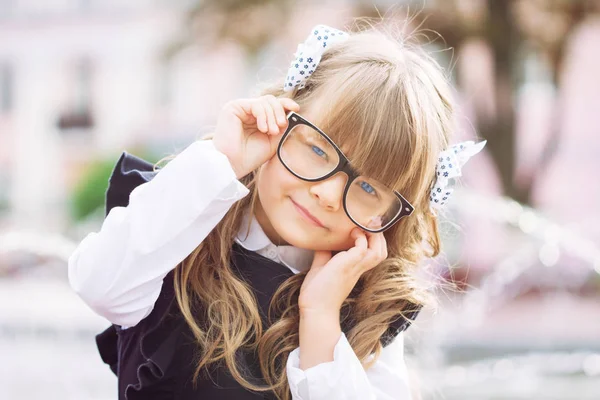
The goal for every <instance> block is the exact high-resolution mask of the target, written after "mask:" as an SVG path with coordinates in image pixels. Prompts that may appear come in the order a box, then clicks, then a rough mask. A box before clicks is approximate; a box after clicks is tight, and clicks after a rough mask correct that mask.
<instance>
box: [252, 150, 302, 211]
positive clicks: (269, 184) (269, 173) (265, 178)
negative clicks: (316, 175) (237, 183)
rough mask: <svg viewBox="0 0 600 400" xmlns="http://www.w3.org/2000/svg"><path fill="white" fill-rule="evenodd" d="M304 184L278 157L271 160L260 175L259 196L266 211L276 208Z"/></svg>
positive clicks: (261, 169)
mask: <svg viewBox="0 0 600 400" xmlns="http://www.w3.org/2000/svg"><path fill="white" fill-rule="evenodd" d="M301 183H302V182H300V183H298V179H296V177H294V176H293V175H292V174H290V172H289V171H288V170H287V169H286V168H285V167H284V166H283V165H282V164H281V162H280V161H279V159H278V158H277V157H273V158H271V159H270V160H269V161H268V162H266V163H265V164H263V166H262V167H261V168H260V171H259V175H258V182H257V188H258V194H259V197H260V199H261V203H262V204H263V206H264V208H265V211H268V210H269V209H270V207H276V206H277V202H278V201H281V200H282V199H283V198H284V197H285V196H286V195H287V194H286V193H289V192H290V191H291V190H294V189H295V188H297V187H298V186H299V185H300V184H301Z"/></svg>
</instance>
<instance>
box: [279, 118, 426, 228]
mask: <svg viewBox="0 0 600 400" xmlns="http://www.w3.org/2000/svg"><path fill="white" fill-rule="evenodd" d="M287 120H288V126H287V128H286V130H285V132H283V135H282V136H281V139H280V140H279V145H278V146H277V157H278V158H279V161H280V162H281V164H283V166H284V167H285V168H286V169H287V170H288V171H289V172H290V173H291V174H292V175H294V176H295V177H297V178H299V179H301V180H303V181H306V182H320V181H324V180H326V179H328V178H330V177H332V176H334V175H335V174H337V173H338V172H340V171H341V172H343V173H345V174H346V176H347V177H348V179H347V181H346V186H345V187H344V193H343V197H342V204H343V206H344V211H345V212H346V215H347V216H348V218H350V220H351V221H352V222H353V223H354V224H355V225H356V226H358V227H359V228H361V229H364V230H366V231H368V232H370V233H379V232H383V231H386V230H388V229H390V228H391V227H392V226H394V225H395V224H396V223H397V222H398V221H399V220H400V219H402V218H404V217H407V216H410V215H411V214H412V213H413V211H414V209H415V208H414V207H413V205H412V204H410V202H409V201H408V200H406V198H405V197H404V196H402V195H401V194H400V193H399V192H398V191H397V190H394V189H390V188H388V189H389V190H391V191H392V192H393V193H394V194H395V195H396V197H397V198H398V199H399V200H400V204H401V211H400V212H399V213H398V214H397V215H396V216H395V217H394V218H392V220H391V221H390V222H389V223H388V224H387V225H386V226H385V227H383V228H380V229H370V228H365V227H363V226H362V225H360V224H359V223H358V222H356V221H355V220H354V218H352V216H351V215H350V213H349V212H348V208H347V206H346V199H347V195H348V191H349V190H350V185H351V184H352V183H353V182H354V181H355V180H356V179H357V178H358V177H360V176H361V175H360V174H359V173H358V172H357V171H356V169H355V168H354V167H353V166H352V163H351V162H350V160H349V159H348V157H346V155H345V154H344V153H343V152H342V150H340V148H339V147H338V146H337V145H336V144H335V143H334V142H333V140H331V138H330V137H329V136H327V134H326V133H325V132H323V131H322V130H321V129H320V128H319V127H317V126H316V125H315V124H313V123H312V122H310V121H308V120H307V119H306V118H304V117H303V116H301V115H300V114H298V113H296V112H295V111H290V112H289V113H288V114H287ZM298 125H307V126H308V127H310V128H312V129H314V130H316V131H317V132H319V133H320V134H321V136H322V137H323V138H325V140H327V142H328V143H329V144H330V145H331V146H332V147H333V148H334V149H335V151H336V152H337V154H338V160H339V161H338V165H337V166H336V167H335V168H334V169H333V170H331V172H328V173H327V174H325V175H324V176H322V177H320V178H306V177H303V176H300V175H298V174H297V173H295V172H294V171H293V170H292V169H291V168H290V167H289V166H288V165H287V164H286V163H285V161H284V160H283V157H282V156H281V148H282V147H283V144H284V143H285V139H286V137H287V136H288V135H289V134H290V132H291V131H292V130H293V129H294V128H295V127H296V126H298Z"/></svg>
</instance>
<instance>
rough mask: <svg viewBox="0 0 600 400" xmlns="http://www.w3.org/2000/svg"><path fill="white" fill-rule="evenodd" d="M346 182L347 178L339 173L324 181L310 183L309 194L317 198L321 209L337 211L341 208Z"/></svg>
mask: <svg viewBox="0 0 600 400" xmlns="http://www.w3.org/2000/svg"><path fill="white" fill-rule="evenodd" d="M347 180H348V176H347V175H346V174H345V173H343V172H341V171H340V172H338V173H337V174H335V175H334V176H331V177H329V178H327V179H325V180H324V181H319V182H314V183H312V185H311V187H310V194H311V196H314V197H316V198H317V200H318V202H319V205H320V206H321V207H323V208H325V209H326V210H328V211H337V210H339V209H340V208H341V207H342V198H343V196H344V187H345V186H346V181H347Z"/></svg>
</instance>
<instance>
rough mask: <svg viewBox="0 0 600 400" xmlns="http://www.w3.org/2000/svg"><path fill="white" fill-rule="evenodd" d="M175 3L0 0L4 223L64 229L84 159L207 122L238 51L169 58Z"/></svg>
mask: <svg viewBox="0 0 600 400" xmlns="http://www.w3.org/2000/svg"><path fill="white" fill-rule="evenodd" d="M172 3H173V2H171V3H168V4H166V2H157V1H152V0H135V1H127V2H120V1H114V0H111V1H105V0H103V1H100V0H62V1H61V0H54V1H44V2H39V1H32V0H22V1H18V2H17V1H2V2H0V216H1V215H2V210H4V211H6V210H7V209H10V213H6V212H5V213H4V218H3V219H2V218H1V217H0V228H2V227H4V228H7V229H8V228H10V227H17V226H18V227H20V228H27V229H37V230H42V231H56V230H57V229H61V227H62V225H63V224H64V221H65V218H64V217H65V204H66V201H67V197H66V196H67V194H68V190H67V188H69V187H71V186H72V183H73V182H74V181H75V180H76V179H77V178H78V176H79V175H80V174H81V172H82V167H83V166H84V165H85V164H86V163H87V162H89V160H90V159H93V158H94V157H95V156H98V155H103V154H118V153H119V152H120V151H122V150H123V149H125V148H128V146H132V145H133V144H135V143H136V141H139V139H140V138H142V137H143V138H144V143H149V144H152V141H153V140H154V141H163V142H164V143H169V144H170V145H172V144H173V143H175V142H177V141H178V140H179V141H181V142H184V139H189V138H191V137H193V136H194V135H197V134H198V128H199V126H202V124H203V123H206V124H214V121H213V120H209V119H207V116H208V115H211V114H214V112H215V110H218V107H219V105H220V104H221V103H223V102H224V101H225V100H227V99H228V98H229V97H231V96H232V93H228V92H227V91H228V90H229V91H230V90H231V89H232V88H236V84H237V82H235V80H234V81H233V82H232V78H234V79H235V77H236V76H240V75H241V74H240V73H239V69H240V68H241V67H242V65H243V57H242V54H241V53H240V51H239V49H237V48H236V47H235V46H229V47H228V46H224V47H223V48H222V51H221V52H219V53H211V54H202V52H201V51H199V50H198V49H195V48H192V49H188V50H185V51H182V52H179V53H177V55H176V57H174V58H172V59H169V60H167V59H166V58H165V54H166V53H167V51H168V49H169V46H171V45H172V43H173V42H174V41H175V40H176V38H177V35H178V33H179V32H180V31H181V30H182V29H181V28H182V27H183V26H184V21H183V12H182V8H181V7H179V8H178V7H176V6H175V5H176V4H175V5H174V4H172ZM175 3H181V2H175ZM230 70H231V71H230ZM217 72H218V73H217ZM238 86H239V85H238ZM207 93H210V95H207ZM178 138H179V139H178ZM167 149H168V150H169V147H168V146H167ZM170 150H172V151H173V152H175V151H178V150H179V149H178V148H172V149H170Z"/></svg>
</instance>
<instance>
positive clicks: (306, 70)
mask: <svg viewBox="0 0 600 400" xmlns="http://www.w3.org/2000/svg"><path fill="white" fill-rule="evenodd" d="M348 36H349V35H348V33H346V32H344V31H340V30H338V29H335V28H332V27H329V26H327V25H316V26H315V27H314V28H313V29H312V31H311V32H310V34H309V35H308V37H307V38H306V40H305V41H304V43H300V44H299V45H298V49H297V50H296V53H295V54H294V56H295V57H296V58H295V59H294V61H292V64H291V65H290V68H289V69H288V74H287V77H286V78H285V83H284V85H283V90H284V91H285V92H289V91H291V90H294V88H295V87H296V86H298V89H302V88H304V85H305V84H306V80H307V79H308V78H309V77H310V76H311V75H312V73H313V72H315V69H316V68H317V65H319V62H320V61H321V56H322V55H323V53H324V52H325V50H326V49H327V48H328V47H329V46H330V45H332V44H334V43H339V42H343V41H344V40H346V39H348Z"/></svg>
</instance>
